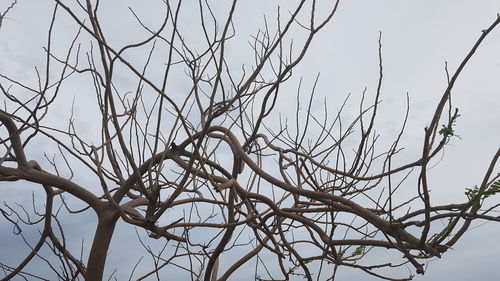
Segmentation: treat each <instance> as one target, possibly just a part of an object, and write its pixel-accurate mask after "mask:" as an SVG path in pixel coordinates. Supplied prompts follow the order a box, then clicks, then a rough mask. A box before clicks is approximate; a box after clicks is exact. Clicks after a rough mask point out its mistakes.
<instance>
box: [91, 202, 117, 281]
mask: <svg viewBox="0 0 500 281" xmlns="http://www.w3.org/2000/svg"><path fill="white" fill-rule="evenodd" d="M98 217H99V222H98V224H97V229H96V231H95V235H94V241H93V242H92V249H91V250H90V255H89V260H88V262H87V271H86V274H85V280H86V281H100V280H102V276H103V273H104V266H105V265H106V257H107V254H108V249H109V244H110V243H111V238H112V237H113V232H114V230H115V225H116V221H117V220H118V218H119V216H118V215H117V214H116V212H113V211H111V210H106V211H104V212H102V213H100V214H98Z"/></svg>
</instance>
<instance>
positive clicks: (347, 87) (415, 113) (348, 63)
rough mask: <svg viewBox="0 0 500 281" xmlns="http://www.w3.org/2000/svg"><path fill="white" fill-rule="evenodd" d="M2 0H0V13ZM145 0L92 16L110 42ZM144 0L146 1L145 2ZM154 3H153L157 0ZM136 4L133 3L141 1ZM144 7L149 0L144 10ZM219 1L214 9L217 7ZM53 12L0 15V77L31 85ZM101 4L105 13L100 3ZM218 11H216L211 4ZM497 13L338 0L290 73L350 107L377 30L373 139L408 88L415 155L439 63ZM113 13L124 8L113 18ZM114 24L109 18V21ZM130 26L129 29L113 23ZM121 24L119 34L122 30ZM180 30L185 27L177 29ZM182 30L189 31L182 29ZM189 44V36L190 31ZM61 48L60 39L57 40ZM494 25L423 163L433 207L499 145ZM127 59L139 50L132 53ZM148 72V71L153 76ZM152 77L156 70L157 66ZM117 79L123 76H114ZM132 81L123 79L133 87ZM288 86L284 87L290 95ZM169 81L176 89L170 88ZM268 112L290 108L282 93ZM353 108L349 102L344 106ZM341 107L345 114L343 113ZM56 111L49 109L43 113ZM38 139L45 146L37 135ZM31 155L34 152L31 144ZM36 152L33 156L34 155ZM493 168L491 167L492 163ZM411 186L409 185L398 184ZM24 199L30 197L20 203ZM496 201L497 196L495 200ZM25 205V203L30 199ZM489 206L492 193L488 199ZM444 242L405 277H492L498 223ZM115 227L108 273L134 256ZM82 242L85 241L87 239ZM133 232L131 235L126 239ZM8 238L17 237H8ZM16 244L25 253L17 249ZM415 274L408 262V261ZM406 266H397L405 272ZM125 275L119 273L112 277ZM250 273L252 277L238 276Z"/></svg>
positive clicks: (438, 80) (239, 24) (45, 7)
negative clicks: (440, 154) (433, 152)
mask: <svg viewBox="0 0 500 281" xmlns="http://www.w3.org/2000/svg"><path fill="white" fill-rule="evenodd" d="M9 2H10V1H7V0H1V1H0V11H3V10H4V9H5V7H6V5H8V3H9ZM145 2H146V1H142V2H141V1H108V2H107V3H104V4H103V5H105V4H108V5H114V6H118V5H117V3H120V5H123V7H116V8H117V9H118V11H117V12H116V14H113V15H110V16H109V17H106V16H105V15H104V14H103V15H102V18H103V19H105V20H104V21H103V26H104V29H105V32H106V34H108V35H109V37H110V38H112V40H113V41H112V42H113V43H114V44H116V45H122V44H124V43H125V42H130V40H131V38H141V36H140V35H141V33H140V31H139V30H140V29H137V28H134V26H135V24H132V21H131V20H130V17H129V16H130V14H128V13H127V5H133V6H134V7H137V11H138V12H139V13H142V15H148V17H147V21H148V23H151V24H154V23H158V21H155V16H156V15H159V14H158V13H159V12H158V9H155V7H153V4H149V3H148V5H144V3H145ZM147 2H153V1H147ZM160 2H161V1H160ZM275 2H277V3H280V4H281V5H282V9H283V10H285V9H286V8H287V3H285V2H287V1H262V0H261V1H242V3H240V6H239V7H240V9H241V10H239V12H238V13H237V15H238V16H237V17H236V21H235V27H236V30H237V36H236V37H235V39H234V43H232V45H231V47H230V48H229V49H228V55H229V57H230V58H231V61H232V63H234V65H235V69H237V68H238V66H239V65H240V64H241V63H244V62H246V59H247V57H248V54H249V52H250V51H251V50H250V49H249V47H248V44H247V41H248V40H250V35H251V34H253V33H254V32H255V31H256V30H257V29H258V28H259V27H261V26H262V22H263V20H262V19H263V16H262V14H263V13H264V12H266V13H268V16H269V17H270V18H272V16H271V15H272V14H274V13H275V9H274V8H272V7H273V6H275ZM139 3H141V4H143V6H140V4H139ZM149 5H151V6H149ZM221 6H222V5H221ZM51 10H52V2H51V1H33V0H24V1H23V0H19V4H18V6H16V7H15V9H14V10H12V12H11V13H10V14H9V15H8V18H7V19H5V20H4V22H3V26H2V28H1V29H0V73H2V74H4V73H7V74H9V75H12V76H15V77H17V78H18V79H20V80H22V81H31V82H34V81H36V80H35V78H36V76H35V72H34V66H38V67H39V68H43V67H42V66H43V63H44V62H43V60H44V56H43V51H42V46H44V45H45V41H46V29H47V27H48V24H49V20H50V17H49V15H50V13H51ZM109 10H110V9H109V7H108V8H106V7H104V8H103V11H109ZM216 10H217V11H216V13H220V14H221V15H222V14H223V12H224V9H222V8H220V9H216ZM499 12H500V2H499V1H494V0H491V1H487V0H482V1H465V0H462V1H457V0H442V1H430V0H423V1H401V0H400V1H394V0H393V1H389V0H383V1H372V0H352V1H344V2H341V5H340V8H339V11H338V14H337V15H336V17H335V18H334V20H333V21H332V22H331V23H330V25H329V26H328V27H326V28H325V29H324V30H323V31H322V32H321V33H320V34H319V35H318V36H317V37H316V40H315V42H314V43H313V45H312V46H311V48H310V50H309V53H308V54H307V55H306V57H305V59H304V61H303V62H302V64H301V65H300V67H298V69H297V71H296V72H294V75H296V77H301V76H302V77H303V79H304V82H303V85H304V89H306V91H307V89H310V88H311V87H312V83H313V82H314V79H315V77H316V75H317V74H318V73H320V80H319V84H318V86H317V97H316V100H317V101H322V99H323V98H326V99H327V100H328V105H329V107H330V108H331V109H332V111H331V112H335V111H336V110H337V109H338V108H339V107H340V105H341V104H342V102H343V100H344V99H345V97H346V96H347V95H348V94H349V93H350V94H351V99H350V103H349V104H350V105H351V106H352V107H354V108H356V107H357V102H358V101H359V99H360V95H361V92H362V91H363V89H364V88H365V87H367V89H368V94H371V95H373V94H374V91H375V87H376V82H377V78H378V76H377V75H378V57H377V48H378V45H377V39H378V36H379V31H381V32H382V45H383V47H382V54H383V63H384V84H383V89H382V91H383V97H382V100H383V103H382V104H381V107H380V111H379V115H378V117H377V118H378V119H377V120H378V121H377V122H378V130H379V132H380V134H381V138H382V141H390V140H392V139H393V138H394V137H395V136H396V135H397V133H398V129H399V127H400V125H401V118H402V117H403V116H404V110H405V100H406V93H407V92H408V93H409V96H410V118H409V124H408V126H407V130H406V132H405V134H404V136H403V138H402V143H401V146H403V147H405V148H406V149H405V150H404V151H403V152H402V156H401V158H399V159H400V161H402V162H404V161H410V160H411V159H415V157H417V156H418V153H420V150H421V145H422V142H423V140H422V137H423V128H424V127H425V125H426V123H428V122H429V120H430V117H431V116H432V113H433V111H434V104H435V103H436V102H437V101H438V100H439V99H440V97H441V95H442V93H443V91H444V89H445V87H446V76H445V71H444V62H445V61H447V62H448V66H449V70H450V72H451V73H453V71H454V70H455V69H456V67H457V66H458V64H459V63H460V62H461V60H462V59H463V58H464V56H465V55H466V54H467V52H468V51H469V50H470V48H471V47H472V45H473V43H474V42H475V40H476V39H477V38H478V37H479V36H480V34H481V30H483V29H484V28H486V27H488V26H489V25H490V24H491V23H492V22H493V21H494V20H495V18H496V17H497V13H499ZM122 13H123V14H122ZM117 22H119V24H118V23H117ZM126 22H129V23H130V27H128V26H124V25H122V24H124V23H126ZM69 23H70V21H69V20H68V18H64V17H62V18H61V22H60V23H59V25H58V26H57V28H58V29H59V34H65V35H62V36H61V37H60V38H62V39H61V40H58V41H57V42H59V43H58V44H60V45H57V44H56V45H55V46H54V48H55V49H56V50H57V49H58V48H60V49H61V50H64V48H65V46H66V45H63V44H62V43H61V42H64V41H68V40H70V38H71V36H73V35H74V34H75V32H76V30H75V28H74V26H73V25H71V24H69ZM125 30H126V31H125ZM185 30H186V33H189V30H190V29H189V26H186V28H185ZM188 37H189V36H188ZM191 39H192V40H196V38H191ZM66 44H67V42H66ZM498 50H500V30H495V31H494V32H493V34H491V35H490V36H489V38H488V39H487V40H486V41H485V42H484V44H483V45H482V47H481V48H480V49H479V50H478V52H477V54H476V55H475V56H474V58H473V59H472V60H471V62H470V63H469V64H468V66H467V67H466V69H465V70H464V72H463V74H462V75H461V77H460V79H459V81H458V82H457V84H456V86H455V88H454V89H455V90H454V94H453V100H454V103H455V106H456V107H458V108H459V110H460V113H461V115H462V116H461V117H460V118H459V120H458V122H457V127H456V132H457V134H458V135H459V136H460V139H458V138H453V139H452V140H451V142H450V144H449V145H448V146H447V147H446V148H445V155H444V158H443V159H442V161H440V162H439V163H437V164H438V165H437V166H436V167H435V168H433V169H432V170H431V171H430V175H431V178H430V181H431V189H432V202H433V204H439V203H451V202H455V203H458V202H462V201H464V200H465V199H466V197H465V195H464V190H465V188H466V187H471V186H473V185H477V184H479V183H480V181H481V179H482V177H483V174H484V173H485V171H486V168H487V166H488V164H489V161H490V160H491V157H492V155H493V153H494V152H495V151H496V149H498V145H499V141H500V110H498V109H499V108H500V98H499V96H500V82H499V81H500V79H499V77H500V52H499V51H498ZM141 55H144V54H134V56H131V59H138V60H140V56H141ZM135 56H137V57H135ZM151 75H152V76H153V77H154V76H155V73H151ZM157 75H158V76H159V75H161V73H160V72H159V73H158V74H157ZM121 81H122V82H123V84H124V85H127V83H128V82H127V81H126V77H123V79H121ZM72 83H73V84H71V88H72V90H73V91H74V92H78V91H84V90H85V89H88V86H87V85H85V84H84V83H83V82H82V81H78V80H75V81H73V82H72ZM131 85H133V84H131ZM296 85H297V84H293V83H291V84H290V85H289V86H288V87H290V88H289V89H290V92H291V95H292V96H293V98H295V92H293V87H294V86H296ZM176 87H178V89H182V88H183V87H185V86H184V85H179V86H176ZM72 98H73V95H68V97H67V98H66V99H65V100H63V101H60V104H58V105H56V106H61V107H64V106H65V105H66V106H67V104H68V103H69V102H71V100H72ZM77 101H78V107H79V109H77V112H78V111H79V113H77V114H81V116H87V115H91V114H92V113H91V111H90V109H88V108H90V107H91V105H92V104H93V100H92V99H91V98H90V97H88V98H79V99H78V100H77ZM322 106H323V105H322V103H321V102H318V103H315V105H314V106H313V110H314V111H316V112H318V114H321V111H322V109H323V108H322ZM277 110H279V111H281V112H283V113H284V114H285V115H286V114H287V113H288V114H290V112H291V111H290V105H289V104H287V103H286V99H285V100H284V101H282V102H281V103H280V104H279V106H278V108H277ZM354 110H355V109H354ZM348 113H349V112H347V114H348ZM61 117H62V118H64V117H65V116H64V115H63V114H62V113H61V116H58V115H57V114H56V113H55V114H54V115H53V116H51V117H50V118H52V119H50V118H49V120H57V118H61ZM80 125H81V126H82V128H83V129H82V130H90V129H91V128H92V125H90V124H88V123H85V122H80ZM40 145H44V144H43V142H41V143H40ZM32 153H33V154H31V155H34V154H35V153H36V151H33V152H32ZM35 157H42V155H41V154H40V153H38V155H37V156H35ZM496 172H499V170H498V167H497V169H496ZM76 180H79V181H82V182H85V179H84V175H76ZM406 188H408V189H411V190H410V191H413V190H414V189H415V188H416V185H415V184H414V182H411V184H410V182H409V184H408V186H407V187H406ZM0 192H2V194H4V195H3V198H2V200H5V201H8V202H20V201H24V200H26V198H27V197H29V196H30V194H31V193H30V192H29V191H28V188H26V189H18V188H13V185H12V184H10V183H9V184H7V183H0ZM28 200H30V199H28ZM493 200H498V199H493ZM28 202H29V201H28ZM497 202H498V201H497ZM78 218H79V220H78V221H76V220H75V221H70V220H67V221H65V222H64V224H65V225H66V226H67V227H68V228H69V229H70V230H69V232H70V233H71V232H74V233H75V234H76V233H81V232H84V231H82V230H85V228H93V227H94V226H93V222H92V219H93V217H92V215H90V212H89V213H88V216H79V217H78ZM0 222H1V223H0V260H1V261H6V259H7V260H8V258H7V256H6V255H5V254H3V253H15V254H17V255H19V256H22V254H23V252H22V251H21V250H18V249H25V247H24V246H19V245H22V244H21V243H22V242H20V240H19V239H17V240H16V239H15V238H12V235H9V234H10V233H11V232H10V231H11V229H10V226H6V225H5V224H4V221H2V220H0ZM475 225H476V226H478V227H477V228H472V229H471V230H470V231H469V232H468V234H466V235H465V236H464V237H463V239H462V241H460V242H459V243H458V244H457V245H456V247H454V249H452V250H450V251H448V252H447V253H445V254H444V256H443V258H442V259H440V260H439V259H436V260H433V261H431V262H430V263H429V264H428V268H427V270H426V273H425V275H423V276H416V277H415V280H455V281H469V280H485V281H489V280H497V276H498V272H499V270H498V265H497V260H498V256H499V254H498V253H500V245H499V244H498V243H494V241H495V240H496V239H495V238H496V237H498V233H500V225H499V224H495V223H487V224H484V225H481V223H476V224H475ZM479 225H480V226H479ZM122 226H123V224H121V225H120V226H119V229H120V231H119V232H117V236H116V237H114V240H113V243H112V245H111V254H110V257H109V258H110V263H109V265H110V266H109V267H108V270H112V269H111V268H112V267H113V264H115V265H116V266H118V265H121V264H126V265H127V266H133V264H134V262H131V261H129V260H126V259H125V258H124V257H126V255H125V254H126V252H127V249H123V248H119V247H118V248H117V247H115V248H113V245H118V244H120V241H125V240H126V239H130V240H132V241H136V238H135V237H136V235H135V232H134V230H133V229H132V228H130V227H123V228H122ZM85 239H86V241H90V239H91V237H88V236H87V237H86V238H85ZM134 239H135V240H134ZM16 241H17V242H16ZM70 243H71V244H72V245H73V246H74V247H75V249H78V246H79V244H80V243H81V240H80V238H79V239H77V240H76V241H71V242H70ZM25 250H26V249H25ZM412 271H413V269H412ZM403 272H404V270H403ZM123 278H125V277H124V276H122V277H120V278H119V280H121V279H123ZM248 280H250V279H248ZM338 280H341V281H343V280H373V278H372V277H369V276H367V275H366V274H364V273H362V272H358V271H353V270H350V269H341V270H340V272H339V278H338Z"/></svg>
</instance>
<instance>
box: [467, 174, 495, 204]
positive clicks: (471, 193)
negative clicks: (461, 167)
mask: <svg viewBox="0 0 500 281" xmlns="http://www.w3.org/2000/svg"><path fill="white" fill-rule="evenodd" d="M497 192H500V180H497V181H495V182H493V183H492V184H491V185H490V186H489V187H488V189H486V191H485V192H484V193H483V194H482V195H481V196H480V197H477V194H478V193H479V188H478V187H477V185H475V186H474V187H472V188H466V189H465V195H466V196H467V198H468V199H469V200H471V199H473V198H476V199H475V200H474V201H473V202H472V204H473V205H474V206H476V207H480V206H481V203H482V202H483V201H484V199H486V198H488V197H490V196H491V195H493V194H495V193H497Z"/></svg>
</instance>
